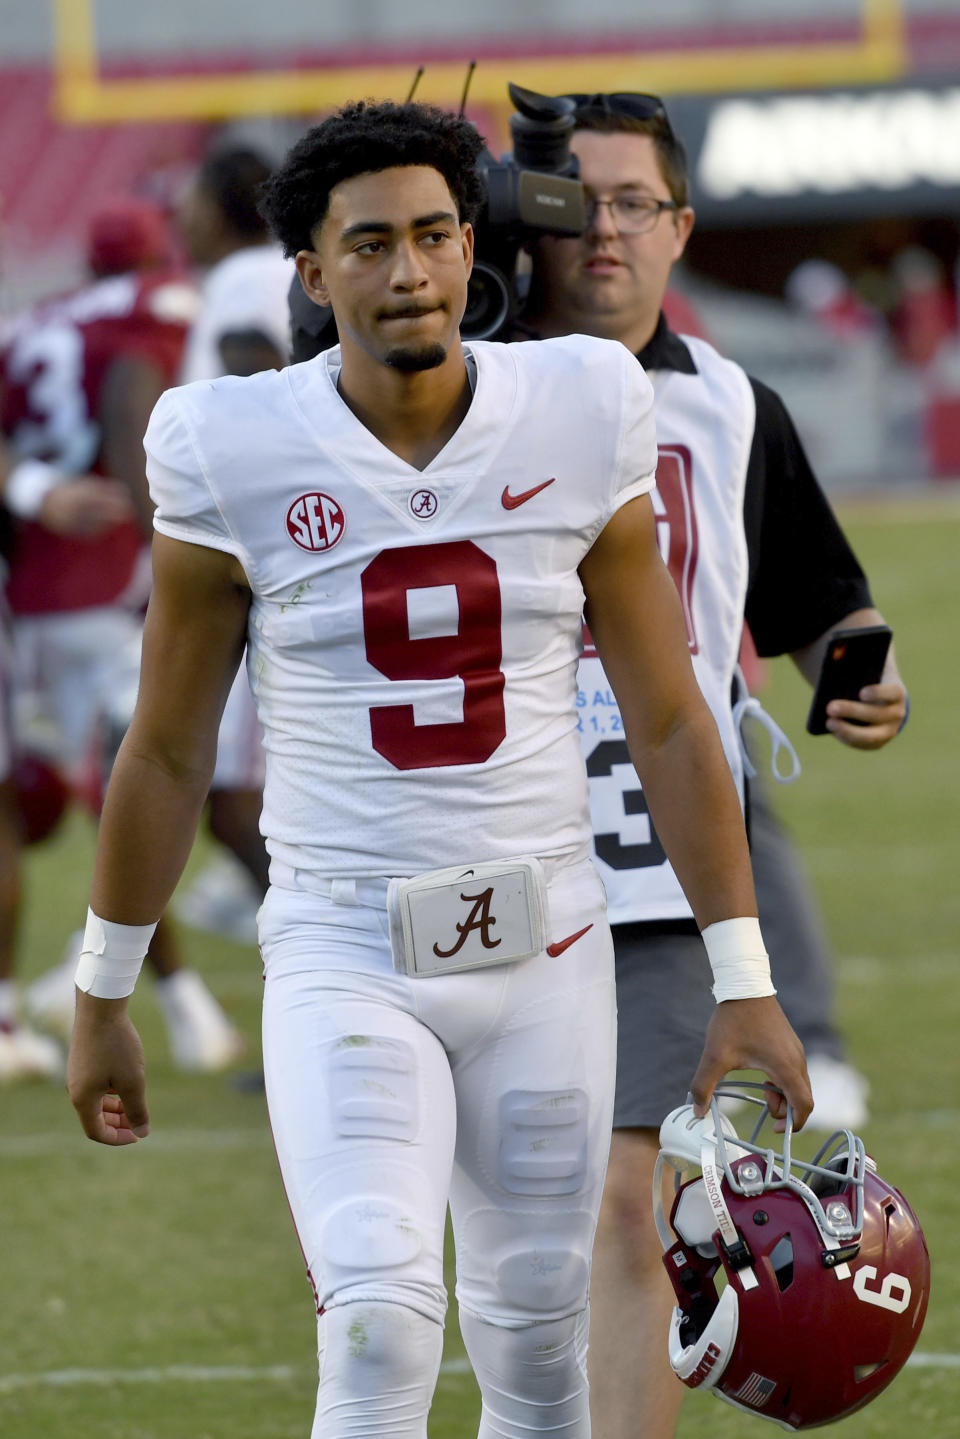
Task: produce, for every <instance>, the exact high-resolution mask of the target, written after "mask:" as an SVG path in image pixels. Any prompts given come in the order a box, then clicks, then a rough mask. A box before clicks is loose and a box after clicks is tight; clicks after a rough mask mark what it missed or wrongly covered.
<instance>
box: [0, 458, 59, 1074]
mask: <svg viewBox="0 0 960 1439" xmlns="http://www.w3.org/2000/svg"><path fill="white" fill-rule="evenodd" d="M8 473H9V468H8V466H7V464H6V463H5V457H4V456H3V455H0V494H2V490H3V485H4V483H5V481H6V478H7V475H8ZM2 568H3V561H2V560H0V572H2ZM12 670H13V663H12V652H11V646H10V632H9V624H8V616H7V613H6V606H5V605H4V604H3V601H2V598H0V1084H6V1083H9V1082H10V1081H11V1080H14V1079H28V1078H29V1079H32V1078H46V1079H54V1078H57V1077H59V1075H61V1074H62V1072H63V1056H62V1054H61V1052H60V1049H59V1046H58V1045H57V1044H56V1043H55V1042H54V1041H53V1040H52V1039H50V1038H49V1037H48V1036H47V1035H45V1034H38V1033H37V1032H36V1031H35V1030H33V1029H31V1028H30V1026H29V1025H28V1024H25V1023H24V1022H23V1019H22V1018H21V1015H20V1006H19V1003H18V995H17V987H16V983H15V979H14V965H15V958H16V940H17V925H18V922H19V918H20V900H21V882H20V880H21V876H20V845H21V825H20V812H19V806H18V802H17V791H16V783H15V779H14V749H13V734H12V718H11V698H12V696H11V678H12Z"/></svg>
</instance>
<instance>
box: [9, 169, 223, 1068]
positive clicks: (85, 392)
mask: <svg viewBox="0 0 960 1439" xmlns="http://www.w3.org/2000/svg"><path fill="white" fill-rule="evenodd" d="M87 260H88V265H89V269H90V272H91V282H90V283H88V284H85V285H83V286H82V287H81V288H80V289H78V290H76V291H74V292H72V293H70V294H68V295H63V296H58V297H56V298H53V299H51V300H47V301H44V302H42V303H40V304H39V305H37V306H36V307H33V308H31V309H30V310H28V311H26V312H25V313H24V314H23V315H21V316H19V317H18V318H17V320H16V321H15V323H14V324H13V326H12V327H11V330H10V333H9V335H8V337H7V340H6V343H5V346H4V349H3V351H2V354H0V384H2V409H0V419H2V428H3V431H4V434H5V435H6V436H7V438H8V442H9V448H10V453H11V457H12V459H13V460H15V461H16V463H15V464H14V465H13V467H12V469H11V471H10V473H9V475H8V476H7V479H6V482H5V486H4V495H3V498H4V503H5V505H6V507H7V509H8V510H9V511H10V512H11V514H12V515H13V517H14V520H15V523H16V531H15V536H14V542H13V546H12V557H11V564H10V573H9V578H8V582H7V598H8V600H9V604H10V609H11V611H12V614H13V636H14V666H15V687H16V690H17V707H18V720H19V722H20V724H21V725H22V726H23V728H24V729H25V730H29V727H30V726H31V725H33V724H39V725H41V726H43V727H44V728H45V729H52V732H53V734H54V735H55V739H56V746H57V759H58V761H59V763H60V765H61V767H62V769H63V771H64V773H65V774H66V775H67V777H68V779H69V780H70V781H71V782H72V783H73V784H74V785H75V786H76V788H77V789H78V790H81V791H84V790H87V789H89V787H90V786H89V783H88V769H89V766H90V762H91V756H92V754H93V752H94V750H95V748H96V745H97V743H98V742H99V736H100V735H101V734H102V732H103V730H104V728H105V727H106V726H107V724H108V723H109V717H110V716H111V715H112V712H113V710H114V709H115V707H116V705H117V700H118V696H120V695H122V694H123V693H124V692H129V691H133V692H135V690H136V684H137V675H138V670H139V652H140V633H141V627H142V608H143V604H144V603H145V601H146V595H147V589H148V584H149V571H148V566H147V565H146V564H145V563H144V560H145V548H144V546H145V536H146V535H147V534H148V533H149V531H150V527H151V515H152V508H153V507H152V502H151V500H150V497H149V493H148V490H147V483H146V477H145V474H144V459H143V432H144V430H145V428H146V424H147V420H148V419H149V416H150V412H151V410H152V408H153V405H154V404H155V403H156V400H157V399H158V398H159V396H160V394H161V393H162V392H163V390H164V389H165V388H166V386H168V385H169V384H171V383H172V382H173V380H174V379H175V378H176V376H177V374H178V371H179V367H180V363H181V357H182V353H183V346H184V342H185V339H186V334H187V327H188V324H189V322H190V321H191V319H192V318H193V316H194V315H195V314H196V305H197V297H196V292H195V290H194V289H193V287H192V286H191V285H188V284H187V283H186V282H185V281H184V279H183V277H182V276H181V275H180V274H179V273H178V272H177V271H176V270H175V269H174V268H173V267H172V265H171V261H170V235H169V226H168V222H167V219H166V217H165V216H164V214H163V213H162V212H161V211H160V210H159V209H157V208H156V207H155V206H153V205H150V204H147V203H145V202H143V201H140V200H136V199H132V198H124V199H119V200H116V201H112V202H110V203H107V204H105V205H104V206H102V207H101V209H100V210H99V211H98V212H97V213H96V214H95V216H94V217H93V219H92V221H91V226H90V232H89V237H88V249H87ZM94 788H95V789H96V788H97V786H96V784H95V785H94ZM75 962H76V955H75V952H74V954H73V957H72V959H71V961H70V971H72V969H73V967H74V965H75ZM151 962H152V965H153V968H154V970H155V972H156V974H157V976H158V978H159V979H160V980H161V983H160V984H159V985H158V987H157V995H158V998H159V1000H160V1003H161V1006H162V1008H163V1011H164V1016H165V1019H166V1021H167V1025H168V1030H169V1033H170V1040H171V1046H172V1049H173V1053H174V1057H175V1059H176V1060H177V1062H178V1063H180V1064H181V1065H183V1067H185V1068H188V1069H199V1070H205V1069H220V1068H222V1067H223V1066H224V1065H226V1064H228V1063H230V1062H232V1060H233V1059H235V1058H236V1057H237V1056H238V1054H239V1053H240V1051H241V1049H242V1040H241V1037H240V1035H239V1033H238V1032H237V1031H236V1029H235V1028H234V1027H233V1026H232V1025H231V1024H230V1023H229V1022H228V1020H227V1018H226V1016H225V1015H224V1013H223V1011H222V1010H221V1008H220V1006H219V1005H218V1004H217V1003H216V1001H215V1000H214V998H213V996H212V995H211V994H210V992H209V990H208V989H207V987H206V985H205V984H204V983H203V981H202V980H201V978H200V976H199V975H198V974H196V973H195V972H193V971H192V970H188V969H186V968H184V967H183V966H182V965H181V964H180V959H179V953H178V946H177V944H176V941H175V938H174V936H173V933H172V931H171V929H170V926H169V924H165V925H164V926H163V927H161V929H160V930H159V931H158V933H157V936H156V938H155V940H154V943H153V946H152V948H151ZM73 1001H74V990H73V985H72V982H71V980H70V977H69V975H68V977H67V984H66V989H65V987H64V983H63V967H62V966H61V967H59V968H58V969H55V970H54V971H52V972H51V973H50V974H48V975H45V976H42V977H41V979H40V980H38V981H37V982H36V983H35V985H33V986H31V988H30V990H29V991H28V994H27V1005H28V1008H30V1009H31V1010H32V1012H33V1013H34V1014H35V1015H36V1017H37V1018H38V1019H41V1020H43V1021H44V1022H48V1023H50V1024H51V1025H52V1026H53V1025H55V1026H57V1027H63V1028H65V1029H69V1025H70V1023H71V1021H72V1013H73Z"/></svg>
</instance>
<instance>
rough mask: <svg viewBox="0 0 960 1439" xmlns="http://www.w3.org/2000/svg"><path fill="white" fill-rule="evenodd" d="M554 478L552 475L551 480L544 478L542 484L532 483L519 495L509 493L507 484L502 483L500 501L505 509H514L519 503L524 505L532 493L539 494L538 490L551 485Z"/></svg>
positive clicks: (531, 496) (531, 497)
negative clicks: (531, 486)
mask: <svg viewBox="0 0 960 1439" xmlns="http://www.w3.org/2000/svg"><path fill="white" fill-rule="evenodd" d="M556 478H557V477H556V475H554V477H553V480H544V482H543V484H542V485H534V487H533V489H532V490H524V491H523V494H521V495H511V493H510V487H509V485H504V487H503V494H502V495H501V496H500V503H501V504H502V505H503V508H504V509H505V510H515V509H517V508H518V506H519V505H525V504H526V503H527V500H532V499H533V497H534V495H539V493H540V491H541V490H545V489H546V488H547V486H548V485H552V484H553V482H554V480H555V479H556Z"/></svg>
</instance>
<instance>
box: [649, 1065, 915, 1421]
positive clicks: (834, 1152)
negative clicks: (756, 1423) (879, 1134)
mask: <svg viewBox="0 0 960 1439" xmlns="http://www.w3.org/2000/svg"><path fill="white" fill-rule="evenodd" d="M718 1094H719V1095H721V1096H723V1095H724V1094H726V1095H728V1096H730V1097H735V1098H737V1099H739V1100H747V1101H748V1102H749V1103H751V1104H753V1105H754V1106H759V1111H758V1112H759V1117H758V1119H757V1122H756V1124H755V1126H754V1128H753V1131H752V1134H751V1138H750V1139H749V1140H744V1139H740V1138H739V1137H738V1135H737V1133H736V1130H735V1129H734V1127H733V1125H732V1123H731V1122H730V1120H729V1119H728V1118H727V1117H726V1116H725V1115H723V1113H722V1112H721V1109H720V1106H719V1103H718V1099H717V1097H716V1096H715V1097H714V1100H713V1103H712V1105H711V1110H710V1113H709V1114H708V1115H706V1116H705V1117H704V1118H703V1119H699V1120H698V1119H697V1118H696V1116H695V1115H694V1112H693V1106H692V1105H690V1104H687V1105H684V1106H682V1107H681V1108H680V1109H676V1110H674V1111H673V1112H672V1114H670V1115H668V1116H667V1118H666V1119H665V1120H664V1123H663V1125H662V1127H661V1130H660V1147H661V1148H660V1159H659V1161H658V1164H657V1172H656V1176H655V1178H654V1190H653V1192H654V1208H655V1211H656V1218H657V1228H658V1231H659V1233H660V1238H661V1241H662V1243H663V1246H664V1251H665V1252H664V1264H665V1265H666V1269H667V1273H668V1275H669V1276H670V1281H671V1283H672V1285H673V1288H674V1291H675V1294H676V1298H677V1307H676V1308H675V1309H674V1311H673V1317H672V1321H671V1327H670V1340H669V1352H670V1364H671V1366H672V1368H673V1370H674V1373H675V1374H676V1375H677V1376H678V1378H680V1379H681V1380H682V1381H683V1382H684V1383H685V1384H687V1385H688V1386H689V1387H691V1388H702V1389H710V1390H712V1391H713V1392H714V1393H715V1394H717V1395H718V1397H719V1398H721V1399H724V1400H726V1401H727V1402H728V1403H730V1404H733V1405H735V1406H736V1407H737V1408H739V1409H743V1410H746V1411H747V1412H748V1413H751V1414H756V1415H759V1416H761V1417H763V1418H767V1419H772V1420H774V1421H775V1422H776V1423H778V1424H780V1425H781V1426H782V1427H783V1428H785V1429H812V1428H815V1427H817V1426H818V1425H821V1424H829V1423H831V1422H832V1421H833V1420H835V1419H841V1418H843V1417H844V1416H846V1415H847V1414H852V1413H853V1412H854V1410H856V1409H860V1408H862V1406H863V1405H864V1404H867V1403H869V1402H870V1400H871V1399H873V1398H875V1397H876V1395H878V1394H879V1393H880V1392H881V1390H883V1389H885V1388H886V1386H887V1385H888V1384H889V1383H890V1382H891V1380H892V1379H894V1378H895V1377H896V1375H897V1374H898V1373H899V1371H900V1369H902V1367H903V1365H904V1364H905V1363H906V1361H907V1359H908V1357H909V1355H910V1352H911V1350H912V1349H913V1347H914V1345H915V1344H916V1342H917V1338H918V1337H919V1334H920V1330H921V1328H922V1325H923V1321H924V1316H925V1315H926V1311H927V1300H928V1298H929V1293H930V1260H929V1256H928V1254H927V1246H926V1243H925V1241H924V1237H923V1231H922V1230H921V1228H920V1225H919V1223H918V1221H917V1218H916V1215H915V1214H914V1213H913V1210H912V1209H911V1208H910V1206H909V1204H908V1203H907V1201H906V1200H905V1199H904V1197H903V1195H902V1194H901V1193H900V1191H899V1190H898V1189H896V1188H895V1187H894V1186H893V1185H892V1184H888V1183H887V1181H886V1180H884V1179H882V1178H881V1177H880V1175H879V1174H878V1173H877V1171H876V1166H875V1165H874V1163H873V1161H872V1160H871V1159H869V1158H868V1157H867V1155H866V1154H865V1152H864V1147H863V1143H862V1141H861V1140H859V1139H858V1138H856V1137H855V1136H854V1135H853V1134H851V1133H850V1131H849V1130H841V1131H838V1132H837V1133H835V1134H833V1135H832V1136H831V1137H830V1139H828V1140H827V1142H826V1144H824V1145H823V1146H822V1147H821V1148H820V1149H819V1150H818V1151H817V1153H816V1154H815V1155H814V1157H813V1159H812V1160H800V1159H795V1158H793V1156H792V1154H791V1146H792V1138H793V1133H792V1131H793V1123H792V1114H791V1113H790V1111H789V1109H788V1115H787V1125H786V1130H785V1132H784V1134H783V1137H782V1138H783V1142H782V1148H781V1150H780V1151H779V1152H775V1151H774V1150H773V1149H767V1148H763V1147H762V1146H760V1145H758V1144H757V1143H756V1142H755V1141H756V1139H757V1136H758V1135H759V1132H760V1129H761V1127H762V1125H763V1121H764V1118H765V1115H766V1105H765V1101H764V1100H763V1098H762V1087H761V1086H759V1085H737V1086H736V1087H735V1088H734V1087H729V1088H728V1087H727V1086H724V1088H723V1089H722V1090H720V1091H718ZM665 1165H669V1166H670V1167H672V1168H674V1169H675V1170H677V1171H678V1174H677V1193H676V1197H675V1199H674V1202H673V1206H672V1208H671V1213H670V1220H669V1224H668V1223H667V1220H666V1218H665V1216H664V1213H663V1206H662V1202H661V1200H660V1196H661V1195H662V1192H663V1190H662V1185H661V1180H662V1175H663V1171H664V1166H665ZM693 1166H699V1167H700V1169H701V1174H700V1175H699V1176H698V1177H697V1178H693V1179H687V1180H686V1182H681V1174H682V1173H683V1172H684V1171H686V1170H688V1169H690V1168H692V1167H693ZM718 1280H719V1281H721V1282H723V1281H725V1287H723V1288H722V1292H720V1288H719V1287H718V1282H717V1281H718Z"/></svg>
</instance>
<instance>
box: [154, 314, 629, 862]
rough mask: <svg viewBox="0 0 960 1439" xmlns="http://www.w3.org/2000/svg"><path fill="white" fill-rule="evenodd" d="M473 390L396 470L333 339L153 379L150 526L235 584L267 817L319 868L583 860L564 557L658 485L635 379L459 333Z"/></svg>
mask: <svg viewBox="0 0 960 1439" xmlns="http://www.w3.org/2000/svg"><path fill="white" fill-rule="evenodd" d="M470 363H471V364H472V365H474V366H475V373H476V389H475V393H474V396H473V401H472V404H471V406H470V409H469V411H468V413H467V416H466V418H465V419H464V421H463V423H462V424H461V425H460V428H459V429H458V430H457V432H456V434H455V435H454V436H453V437H452V438H451V439H450V441H449V442H448V443H447V445H446V446H445V447H444V449H443V450H442V451H441V452H440V454H438V455H437V456H436V458H435V459H434V460H432V461H431V462H430V464H429V465H427V466H426V468H425V469H423V470H416V469H414V468H413V467H412V466H410V465H408V464H407V463H406V462H405V461H403V460H401V459H400V458H399V457H398V456H397V455H395V454H393V452H392V451H390V450H389V449H387V448H385V447H384V446H383V445H382V444H381V443H380V442H379V441H378V440H377V439H376V438H375V436H374V435H373V434H371V432H370V431H369V430H367V429H365V428H364V426H363V425H362V424H360V422H359V421H358V420H357V418H356V417H355V416H354V415H353V413H352V411H351V410H350V409H349V408H348V407H347V405H346V404H345V403H344V402H343V400H342V399H341V398H340V396H339V394H338V393H337V386H336V381H337V376H338V374H339V350H336V349H335V350H330V351H326V352H325V353H324V354H322V355H320V356H318V357H317V359H316V360H313V361H311V362H309V363H308V364H304V365H294V366H291V367H290V368H289V369H287V370H285V371H283V372H281V373H279V374H264V375H256V376H254V377H252V378H251V379H233V378H231V379H223V380H217V381H214V382H213V383H212V384H204V385H188V386H185V387H183V388H182V389H179V390H174V391H170V392H168V393H167V394H166V395H165V396H164V397H163V399H162V400H161V401H160V403H159V405H158V406H157V408H156V410H155V411H154V415H153V418H152V420H151V422H150V427H149V429H148V431H147V437H146V441H145V443H146V448H147V457H148V459H147V475H148V478H149V480H150V486H151V491H152V494H153V497H154V500H155V501H156V504H157V512H156V515H155V517H154V523H155V526H156V528H157V530H158V531H159V532H160V533H162V534H164V535H167V536H170V537H171V538H173V539H178V540H185V541H188V542H190V543H192V544H201V545H209V546H212V547H214V548H217V549H221V550H225V551H227V552H229V553H231V554H233V555H235V556H236V557H237V558H238V559H239V561H240V563H241V564H242V565H243V568H244V570H245V573H246V575H247V579H248V582H249V584H250V588H251V590H252V593H253V602H252V606H251V614H250V625H249V634H248V647H247V656H248V660H247V663H248V673H249V677H250V683H251V687H252V689H253V693H254V697H255V699H256V703H257V709H258V713H259V716H260V720H261V723H262V725H263V729H264V743H265V748H266V754H267V778H266V787H265V792H264V809H263V819H262V827H263V830H264V834H265V836H266V840H267V847H268V849H269V851H270V853H271V855H273V856H274V857H275V858H277V859H278V860H280V861H282V862H283V863H284V864H287V865H289V866H291V867H293V868H297V869H307V870H310V871H313V872H315V873H318V874H321V875H344V876H354V877H362V876H384V875H386V876H392V875H412V874H417V873H420V872H422V871H424V870H429V869H434V868H437V867H439V866H441V865H448V864H456V863H460V862H461V861H463V862H469V861H470V860H471V859H501V858H509V857H511V856H516V855H539V856H542V857H550V856H565V855H573V854H576V853H583V852H585V851H586V848H587V846H588V844H589V840H590V821H589V813H588V808H587V791H586V777H585V774H584V767H583V761H582V758H581V756H580V750H579V742H578V737H577V727H576V713H575V705H574V700H575V696H576V666H577V659H578V656H579V652H580V630H581V613H582V608H583V589H582V586H581V584H580V579H579V575H578V566H579V564H580V562H581V561H582V559H583V557H584V556H585V554H586V553H587V551H588V550H589V548H590V546H591V545H592V543H593V541H594V540H595V539H596V537H597V535H599V533H600V531H601V530H602V529H603V527H604V525H605V524H606V523H607V521H608V520H609V519H610V517H611V516H612V515H613V514H614V512H615V511H616V510H617V509H618V508H619V507H620V506H621V505H622V504H624V503H626V501H628V500H629V499H631V498H633V497H635V496H638V495H642V494H646V493H647V492H648V491H649V490H650V489H651V488H652V485H653V472H654V469H655V467H656V441H655V435H654V427H653V416H652V405H653V395H652V391H651V387H650V384H649V382H648V381H647V379H646V377H645V376H644V374H643V371H642V370H641V369H640V367H639V366H638V365H637V363H636V360H635V359H634V358H633V357H632V356H631V355H630V354H629V353H628V352H627V351H626V350H625V349H624V348H623V347H622V346H620V345H617V344H614V343H612V342H610V341H605V340H595V339H590V338H586V337H583V336H575V337H571V338H567V339H562V340H547V341H538V342H536V343H529V344H517V345H509V346H507V345H498V344H490V343H473V344H471V346H470Z"/></svg>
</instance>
